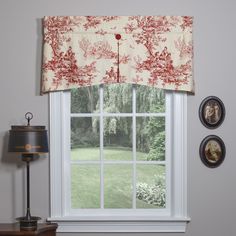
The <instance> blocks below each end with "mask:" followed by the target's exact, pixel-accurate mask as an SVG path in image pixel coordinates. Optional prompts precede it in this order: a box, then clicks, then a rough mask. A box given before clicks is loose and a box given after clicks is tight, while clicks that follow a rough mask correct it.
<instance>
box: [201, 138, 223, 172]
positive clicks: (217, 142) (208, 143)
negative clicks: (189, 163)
mask: <svg viewBox="0 0 236 236" xmlns="http://www.w3.org/2000/svg"><path fill="white" fill-rule="evenodd" d="M225 152H226V150H225V144H224V142H223V140H222V139H221V138H220V137H218V136H216V135H209V136H207V137H205V138H204V139H203V140H202V142H201V144H200V148H199V154H200V157H201V160H202V162H203V163H204V164H205V165H206V166H207V167H210V168H215V167H218V166H219V165H220V164H221V163H222V162H223V161H224V159H225Z"/></svg>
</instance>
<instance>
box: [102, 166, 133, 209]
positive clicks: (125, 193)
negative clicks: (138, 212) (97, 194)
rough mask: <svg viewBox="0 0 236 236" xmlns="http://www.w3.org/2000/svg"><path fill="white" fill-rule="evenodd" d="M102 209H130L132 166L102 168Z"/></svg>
mask: <svg viewBox="0 0 236 236" xmlns="http://www.w3.org/2000/svg"><path fill="white" fill-rule="evenodd" d="M104 207H105V208H132V165H122V164H118V165H117V164H116V165H105V166H104Z"/></svg>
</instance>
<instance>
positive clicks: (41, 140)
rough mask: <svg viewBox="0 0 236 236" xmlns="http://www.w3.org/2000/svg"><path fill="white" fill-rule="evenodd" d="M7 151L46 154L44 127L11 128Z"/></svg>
mask: <svg viewBox="0 0 236 236" xmlns="http://www.w3.org/2000/svg"><path fill="white" fill-rule="evenodd" d="M8 151H9V152H17V153H25V154H37V153H47V152H48V138H47V130H45V126H30V125H28V126H11V130H10V131H9V142H8Z"/></svg>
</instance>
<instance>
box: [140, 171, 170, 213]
mask: <svg viewBox="0 0 236 236" xmlns="http://www.w3.org/2000/svg"><path fill="white" fill-rule="evenodd" d="M136 198H138V199H139V200H141V201H144V202H146V203H148V204H152V205H155V206H157V207H160V208H164V207H165V205H166V190H165V178H164V176H157V175H155V183H154V185H149V184H147V183H142V182H139V183H137V184H136Z"/></svg>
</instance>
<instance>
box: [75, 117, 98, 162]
mask: <svg viewBox="0 0 236 236" xmlns="http://www.w3.org/2000/svg"><path fill="white" fill-rule="evenodd" d="M99 145H100V141H99V118H98V117H79V118H78V117H73V118H71V159H72V160H99V158H100V148H99Z"/></svg>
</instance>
